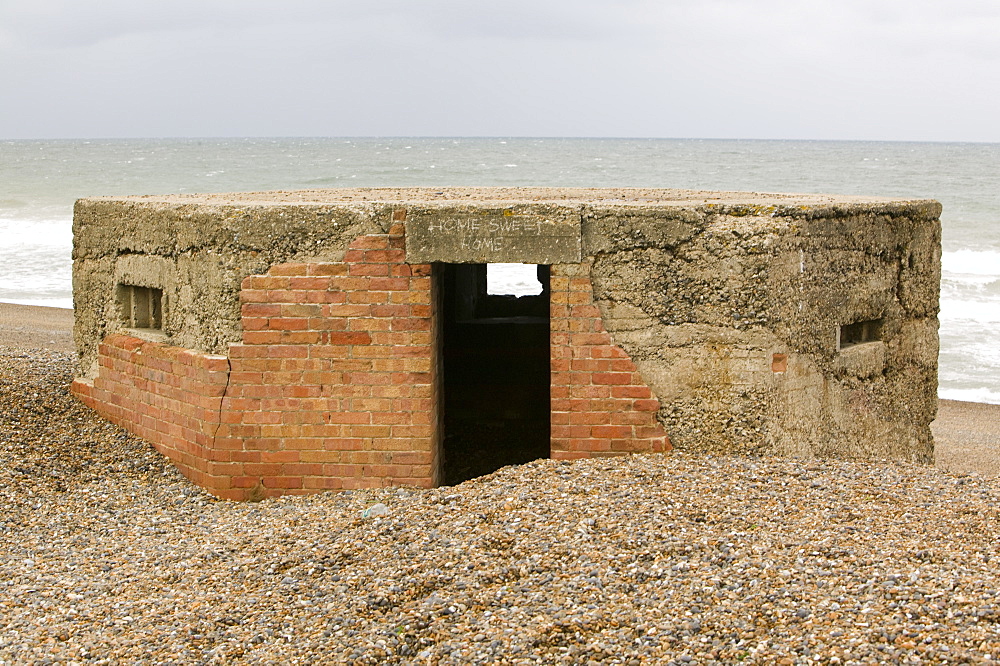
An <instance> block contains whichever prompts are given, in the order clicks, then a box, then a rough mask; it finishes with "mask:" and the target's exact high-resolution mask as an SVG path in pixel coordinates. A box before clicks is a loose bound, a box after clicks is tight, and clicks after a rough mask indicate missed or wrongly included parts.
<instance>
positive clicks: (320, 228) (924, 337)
mask: <svg viewBox="0 0 1000 666" xmlns="http://www.w3.org/2000/svg"><path fill="white" fill-rule="evenodd" d="M939 214H940V206H939V205H938V204H937V203H936V202H933V201H903V200H866V199H862V198H856V197H855V198H851V197H829V196H820V195H770V194H768V195H764V194H754V193H717V192H689V191H676V190H639V189H633V190H564V189H547V188H514V189H498V188H497V189H494V188H479V189H476V188H462V189H443V190H433V189H408V190H392V189H377V190H332V191H315V192H272V193H249V194H233V195H203V196H170V197H131V198H124V199H108V198H103V199H86V200H81V201H80V202H78V204H77V208H76V217H75V223H74V231H75V239H76V240H75V247H74V258H75V261H74V297H75V302H76V307H77V326H76V331H75V334H76V340H77V345H78V348H79V350H80V356H81V369H82V372H83V373H84V375H86V376H90V377H93V376H94V374H95V373H96V372H97V364H96V361H97V358H98V344H99V343H100V342H101V340H103V339H104V338H105V337H106V336H108V335H111V334H114V333H116V332H119V331H120V330H121V328H122V317H121V315H120V313H119V312H118V307H119V306H118V305H117V304H116V301H115V296H114V292H115V286H116V285H117V284H119V283H124V284H132V285H137V286H147V287H153V288H157V289H162V290H163V295H164V296H163V298H164V325H163V330H162V332H161V333H160V335H159V337H156V340H158V341H159V342H161V343H164V344H168V345H175V346H178V347H184V348H189V349H192V350H196V351H198V352H201V353H206V354H226V353H227V352H228V349H229V346H230V345H231V344H234V343H239V342H241V340H242V339H243V336H244V335H245V334H246V332H247V331H246V322H245V321H243V320H242V319H241V317H242V316H245V313H241V309H240V287H241V283H242V282H243V280H244V278H246V277H247V276H250V275H265V274H267V272H268V270H269V269H270V268H271V267H272V266H276V265H278V264H283V263H288V262H293V263H296V262H298V263H310V262H315V263H330V262H339V261H342V260H343V259H344V257H345V252H346V251H347V248H348V246H349V244H350V243H351V242H352V241H354V240H355V239H358V238H360V237H362V236H364V235H366V234H369V235H370V234H376V235H377V234H383V233H386V232H387V231H388V230H389V228H390V226H391V225H393V224H399V225H402V226H403V227H404V228H405V235H406V247H405V258H404V261H405V262H407V263H421V264H426V263H433V262H434V261H445V262H470V263H481V262H484V261H513V262H518V261H520V262H525V263H551V264H553V268H552V275H553V277H554V278H556V277H559V278H562V277H566V279H568V280H570V282H568V283H567V285H570V284H572V285H574V287H573V289H570V287H569V286H567V287H566V288H567V289H570V291H569V292H567V294H568V295H567V298H574V299H580V300H579V301H578V302H572V303H571V302H567V303H560V304H559V305H560V306H562V305H567V306H569V305H572V306H579V308H581V309H577V310H576V311H564V310H558V311H557V309H556V307H557V305H556V303H555V302H554V303H553V311H552V322H553V325H556V324H558V325H559V326H563V325H565V326H567V327H590V331H589V332H591V333H594V334H600V335H604V336H606V337H607V340H606V341H605V342H597V341H596V338H594V341H593V344H594V345H596V346H594V347H593V348H592V349H591V350H590V352H588V353H598V354H603V353H605V351H600V350H604V347H602V345H605V344H607V345H609V346H608V347H607V349H619V350H620V352H621V356H622V358H621V359H618V360H620V361H621V360H623V359H624V360H627V362H628V363H629V364H634V366H635V370H634V371H628V372H631V374H630V375H629V379H628V381H629V382H630V384H629V386H630V387H631V389H630V390H628V391H625V390H619V391H618V394H619V395H618V397H619V398H621V399H624V394H625V393H630V394H632V395H633V398H632V399H633V400H634V401H635V404H636V405H641V408H639V411H643V412H645V410H646V409H647V405H646V402H644V401H645V400H649V399H653V400H656V401H657V405H658V406H657V408H656V409H655V410H651V411H648V412H645V413H647V414H649V415H653V414H655V423H653V422H651V421H649V422H646V421H643V422H642V423H640V421H642V419H643V418H647V417H640V416H634V417H629V418H634V419H635V421H636V422H635V423H634V424H630V425H633V426H634V427H635V429H634V430H632V431H631V434H630V435H629V436H630V437H640V438H641V437H642V435H639V434H637V433H639V428H645V429H646V430H643V431H642V432H643V433H644V434H645V436H648V437H650V438H652V439H650V440H649V441H647V442H646V444H644V445H643V446H642V447H640V448H642V449H643V450H657V447H658V446H659V447H660V448H662V447H663V446H664V444H663V443H662V442H661V443H660V444H656V441H657V439H656V438H657V437H658V436H659V435H658V430H657V429H658V428H662V429H663V430H665V431H666V434H667V435H669V437H670V440H671V441H672V442H673V444H674V446H676V447H678V448H680V449H684V450H696V451H712V452H719V453H723V452H746V453H773V454H781V455H797V456H841V457H860V458H864V457H869V458H885V457H889V458H902V459H913V460H922V461H930V460H931V459H932V455H933V443H932V439H931V435H930V429H929V424H930V422H931V420H933V418H934V414H935V410H936V385H937V377H936V373H937V309H938V285H939V279H940V224H939V221H938V216H939ZM417 260H419V261H417ZM574 280H575V281H576V282H573V281H574ZM555 284H556V283H555V282H554V283H553V294H554V295H555V293H556V292H555ZM584 287H586V288H584ZM574 290H575V291H574ZM586 308H593V310H592V311H591V310H586ZM585 310H586V311H587V312H591V313H592V314H593V313H598V314H599V317H597V318H596V319H594V321H596V323H590V322H589V320H586V318H585V317H584V316H583V313H584V311H585ZM576 315H579V316H576ZM595 316H596V315H595ZM592 319H593V317H592ZM867 320H879V321H880V322H881V334H880V335H879V339H877V340H873V341H870V342H866V343H864V344H858V345H855V346H853V347H848V348H845V349H839V348H838V338H837V336H838V329H839V327H841V326H844V325H847V324H852V323H855V322H860V321H867ZM133 333H134V334H136V335H147V336H148V335H149V334H148V332H147V333H137V332H133ZM555 333H556V330H555V328H554V329H553V335H554V336H555ZM572 339H573V338H572V337H570V338H567V344H566V347H565V348H564V349H565V350H568V351H566V354H568V356H566V355H565V354H564V355H562V356H560V355H559V354H557V353H556V351H555V350H556V348H557V347H559V346H560V345H561V344H562V343H557V342H556V338H555V337H553V350H554V351H553V399H554V404H553V433H552V435H553V453H554V454H555V452H556V451H562V452H563V453H561V454H560V455H572V451H573V447H574V446H583V445H582V444H581V443H580V441H575V443H574V440H582V439H586V438H582V437H574V436H573V433H576V434H579V433H581V432H582V429H581V428H577V429H576V430H573V429H571V428H569V426H570V425H572V424H571V423H569V422H566V421H569V420H573V419H579V418H583V419H590V420H598V419H600V418H602V417H601V416H600V414H599V413H598V412H600V411H601V409H603V407H601V404H604V403H600V404H599V403H592V404H589V405H588V406H583V405H582V403H579V402H578V403H575V404H576V406H577V408H579V409H580V410H581V411H582V412H588V413H589V415H588V416H579V415H577V416H572V415H571V414H570V411H571V410H570V408H569V403H560V406H559V409H558V410H557V409H556V405H555V399H556V395H557V394H558V393H559V392H558V391H557V390H556V387H558V386H559V385H560V384H559V381H557V380H559V378H560V377H561V376H562V377H565V376H564V375H560V374H559V373H560V372H562V371H563V370H564V368H563V367H562V365H561V364H562V363H563V361H566V362H567V363H570V364H571V363H572V362H573V360H579V361H583V360H589V361H594V360H596V359H593V358H591V359H583V358H579V357H574V355H573V349H574V347H573V344H572V342H571V341H572ZM578 340H579V338H578ZM602 340H603V338H602ZM560 353H561V352H560ZM608 353H611V352H608ZM615 353H618V352H615ZM619 365H620V367H622V368H623V367H624V365H621V364H619ZM577 367H578V368H584V367H591V368H596V367H597V365H594V364H590V365H587V364H583V363H581V364H580V365H578V366H577ZM580 372H584V371H583V370H580ZM589 372H590V374H589V375H588V376H589V378H590V379H589V381H590V382H593V381H594V377H595V376H596V375H595V374H594V373H595V372H598V371H595V370H590V371H589ZM622 372H623V373H624V372H626V371H624V370H622ZM582 378H583V375H579V376H575V379H574V381H577V380H579V381H583V380H582ZM603 379H604V378H603V376H602V379H601V381H603ZM621 380H622V381H624V376H623V377H622V378H621ZM616 381H617V379H616ZM589 386H590V387H591V389H592V390H591V392H592V393H593V394H594V395H596V394H597V390H595V389H594V385H593V384H592V383H591V384H589ZM601 390H603V389H601ZM609 390H610V389H609ZM644 390H645V391H648V392H649V396H650V398H643V397H639V396H640V394H642V395H646V394H645V393H644V392H643V391H644ZM594 399H596V398H594ZM610 404H611V403H610V402H608V403H607V404H604V407H608V410H605V411H609V410H610V411H613V409H614V408H611V407H609V406H610ZM649 406H650V407H651V406H652V405H649ZM557 412H559V414H560V415H559V416H557ZM560 419H561V420H563V421H564V422H559V420H560ZM576 425H582V424H576ZM592 425H607V426H611V425H625V424H612V423H604V424H592ZM562 426H567V427H566V428H562ZM601 432H602V433H603V432H604V431H601ZM611 432H612V429H607V434H610V433H611ZM615 432H618V431H617V430H615ZM621 432H622V433H624V430H621ZM618 439H621V440H624V439H625V436H624V435H623V436H622V437H620V438H618ZM615 446H617V447H619V448H620V449H622V450H626V449H627V448H628V447H627V446H626V445H625V444H624V443H620V444H617V445H615ZM591 453H594V451H591Z"/></svg>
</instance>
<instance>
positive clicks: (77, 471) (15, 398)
mask: <svg viewBox="0 0 1000 666" xmlns="http://www.w3.org/2000/svg"><path fill="white" fill-rule="evenodd" d="M0 367H2V369H0V543H2V547H0V663H3V664H32V663H36V664H49V663H67V664H68V663H112V664H116V663H130V664H131V663H140V664H144V663H149V664H169V663H176V664H181V663H183V664H189V663H220V664H221V663H227V664H228V663H324V662H327V663H329V662H333V663H345V662H347V663H350V662H353V663H359V664H375V663H417V664H427V663H430V664H452V663H454V664H459V663H462V664H464V663H511V664H515V663H516V664H520V663H524V664H528V663H545V664H549V663H568V664H586V663H589V662H594V663H632V664H635V663H656V664H664V663H666V664H669V663H677V664H711V663H724V664H730V663H737V662H742V663H754V664H774V663H778V664H808V663H824V664H826V663H842V664H855V663H859V664H861V663H887V662H888V663H984V662H985V663H989V662H992V661H994V660H995V659H994V658H995V657H1000V590H998V587H997V582H996V576H995V574H994V570H995V565H996V562H995V561H994V558H995V557H997V555H996V553H997V551H998V548H997V546H998V543H997V536H996V535H997V527H998V509H997V507H998V498H1000V485H998V481H997V480H995V479H992V478H984V477H978V476H975V475H968V476H958V475H954V474H949V473H946V472H943V471H940V470H937V469H935V468H933V467H925V466H919V465H912V464H897V463H890V464H866V463H853V462H840V461H815V460H810V461H801V460H778V459H755V458H741V457H708V456H691V455H683V454H677V453H675V454H672V455H637V456H632V457H628V458H614V459H596V460H584V461H578V462H574V463H561V462H556V461H551V460H540V461H536V462H533V463H530V464H527V465H522V466H519V467H508V468H504V469H502V470H500V471H498V472H496V473H494V474H492V475H490V476H487V477H483V478H480V479H475V480H472V481H469V482H466V483H463V484H461V485H458V486H454V487H442V488H436V489H432V490H419V489H412V488H383V489H374V490H367V491H355V492H342V493H325V494H320V495H314V496H310V497H294V498H281V499H275V500H266V501H263V502H260V503H255V504H253V503H244V504H237V503H231V502H222V501H217V500H214V499H213V498H212V497H211V496H209V495H207V494H206V493H203V492H201V491H200V490H198V489H197V488H195V487H194V486H192V485H191V484H190V483H188V482H187V481H186V480H185V479H184V478H183V477H182V476H181V475H180V474H178V473H177V472H176V471H174V469H173V468H172V467H171V466H170V465H169V464H168V463H166V462H165V461H164V459H163V458H162V457H161V456H159V454H157V453H155V451H153V450H152V449H151V447H149V446H148V445H147V444H145V443H143V442H142V441H140V440H138V439H136V438H134V437H132V436H131V435H128V434H127V433H125V432H124V431H122V430H120V429H118V428H116V427H114V426H111V425H109V424H107V423H104V422H103V421H101V420H99V419H97V418H96V417H95V416H93V415H92V414H91V413H90V412H89V411H88V410H86V409H85V408H83V407H82V406H81V405H79V404H78V403H76V402H75V401H74V400H73V399H72V398H71V397H70V396H69V395H68V393H67V390H66V387H67V384H68V381H69V379H70V377H71V374H72V369H73V360H72V356H70V355H67V354H60V353H56V352H46V351H21V350H15V349H10V348H3V347H0Z"/></svg>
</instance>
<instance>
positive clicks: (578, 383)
mask: <svg viewBox="0 0 1000 666" xmlns="http://www.w3.org/2000/svg"><path fill="white" fill-rule="evenodd" d="M587 275H589V264H588V263H584V264H583V265H579V266H578V265H558V266H553V267H552V268H551V290H552V296H551V307H550V316H551V331H552V333H551V338H552V346H551V351H552V379H551V381H552V387H551V395H552V417H551V418H552V457H553V458H560V459H564V460H567V459H574V458H586V457H591V456H608V455H623V454H626V453H634V452H661V451H669V450H670V448H671V447H670V440H669V439H668V437H667V435H666V433H665V432H664V431H663V428H662V427H660V425H659V423H658V422H657V421H656V411H657V410H658V409H659V407H660V403H659V401H658V400H657V399H656V396H655V395H653V392H652V391H651V390H650V388H649V387H648V386H647V385H646V383H645V382H644V381H643V379H642V376H641V375H640V374H639V371H638V369H637V368H636V366H635V364H634V363H633V362H632V359H631V358H629V355H628V354H627V353H625V351H624V350H623V349H622V348H621V347H619V346H618V345H616V344H614V342H613V341H612V339H611V335H610V334H609V333H608V332H607V331H606V330H605V329H604V322H603V320H602V319H601V311H600V309H598V307H597V305H596V304H595V303H594V291H593V285H592V284H591V282H590V278H589V277H587Z"/></svg>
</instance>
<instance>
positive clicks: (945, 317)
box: [938, 298, 1000, 324]
mask: <svg viewBox="0 0 1000 666" xmlns="http://www.w3.org/2000/svg"><path fill="white" fill-rule="evenodd" d="M938 316H939V318H940V319H941V321H942V323H943V322H946V321H948V322H960V321H975V322H980V323H984V324H987V323H988V324H995V323H1000V299H997V298H993V299H989V300H974V301H969V300H958V299H952V298H942V299H941V312H940V314H939V315H938Z"/></svg>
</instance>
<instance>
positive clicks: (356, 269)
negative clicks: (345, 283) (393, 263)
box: [347, 264, 389, 277]
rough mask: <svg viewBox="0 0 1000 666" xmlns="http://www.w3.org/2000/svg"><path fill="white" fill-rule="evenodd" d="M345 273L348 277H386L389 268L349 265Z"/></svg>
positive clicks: (384, 265)
mask: <svg viewBox="0 0 1000 666" xmlns="http://www.w3.org/2000/svg"><path fill="white" fill-rule="evenodd" d="M347 272H348V274H349V275H359V276H364V275H368V276H379V277H388V276H389V266H388V264H351V265H350V266H349V268H348V269H347Z"/></svg>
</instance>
